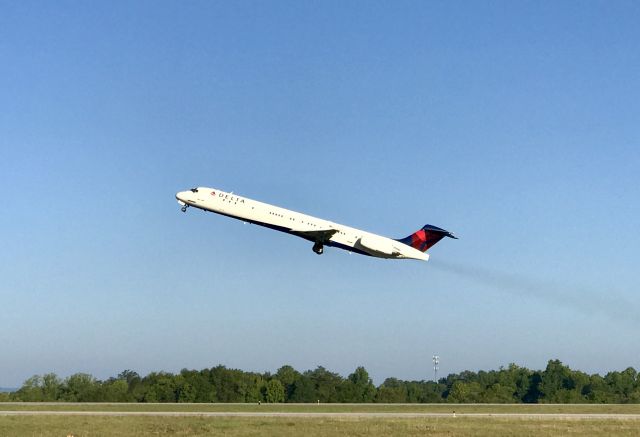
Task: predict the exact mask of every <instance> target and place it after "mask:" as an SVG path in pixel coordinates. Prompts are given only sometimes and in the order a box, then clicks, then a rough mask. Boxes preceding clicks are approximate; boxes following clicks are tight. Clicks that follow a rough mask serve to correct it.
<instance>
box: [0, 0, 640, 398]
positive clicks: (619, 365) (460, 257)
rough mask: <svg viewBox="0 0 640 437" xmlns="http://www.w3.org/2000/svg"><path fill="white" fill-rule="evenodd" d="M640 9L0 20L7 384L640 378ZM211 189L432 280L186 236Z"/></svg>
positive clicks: (275, 5) (427, 8)
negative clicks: (377, 242) (452, 236)
mask: <svg viewBox="0 0 640 437" xmlns="http://www.w3.org/2000/svg"><path fill="white" fill-rule="evenodd" d="M639 20H640V6H639V5H638V3H637V2H624V1H620V2H613V3H612V2H604V1H603V2H597V1H594V2H588V3H584V2H569V1H567V2H551V1H550V2H524V1H522V2H509V1H504V2H368V1H367V2H365V1H363V2H305V1H303V2H300V1H294V2H186V3H185V2H142V1H141V2H134V3H131V2H102V3H96V2H91V3H86V2H55V3H53V2H1V3H0V65H2V68H1V69H0V182H1V183H0V193H1V194H2V198H3V199H4V208H3V210H2V211H3V213H2V214H0V241H1V244H2V250H0V276H1V277H2V281H1V282H0V303H1V305H2V310H1V313H2V317H1V318H0V344H1V345H2V353H1V355H2V359H1V360H0V386H16V385H20V384H21V383H22V382H23V381H24V379H26V378H27V377H29V376H31V375H33V374H41V373H45V372H50V371H54V372H56V373H58V374H59V375H62V376H67V375H69V374H72V373H75V372H88V373H92V374H93V375H95V376H97V377H99V378H106V377H108V376H112V375H115V374H117V373H118V372H120V371H122V370H124V369H134V370H137V371H138V372H140V373H143V374H144V373H147V372H149V371H152V370H167V371H178V370H179V369H181V368H184V367H186V368H197V369H200V368H204V367H211V366H214V365H217V364H219V363H220V364H224V365H227V366H231V367H238V368H242V369H245V370H256V371H275V370H276V369H277V368H278V367H279V366H281V365H282V364H286V363H288V364H291V365H293V366H294V367H296V368H298V369H300V370H304V369H308V368H315V367H316V366H317V365H323V366H325V367H327V368H329V369H331V370H334V371H338V372H340V373H342V374H343V375H346V374H348V373H350V372H351V371H353V369H355V367H356V366H359V365H364V366H365V367H366V368H367V369H368V370H369V372H370V374H371V375H372V376H373V377H374V380H375V381H376V382H377V383H380V382H381V381H382V380H383V379H384V378H386V377H389V376H396V377H399V378H404V379H427V378H430V377H432V370H431V356H432V355H433V354H434V353H437V354H438V355H440V357H441V365H440V368H441V370H440V374H442V375H445V374H447V373H450V372H457V371H461V370H465V369H470V370H477V369H496V368H498V367H499V366H501V365H507V364H508V363H510V362H515V363H518V364H521V365H525V366H528V367H531V368H542V367H544V366H545V365H546V362H547V360H548V359H552V358H559V359H560V360H562V361H563V362H565V363H567V364H569V365H570V366H571V367H574V368H579V369H582V370H585V371H587V372H607V371H609V370H614V369H624V368H626V367H627V366H634V367H635V368H636V369H637V368H640V362H639V361H638V355H637V350H638V346H639V343H638V340H637V339H638V334H639V333H640V321H639V320H640V319H638V317H637V314H638V313H639V311H640V304H639V303H638V299H637V291H638V286H639V284H640V280H639V274H638V268H637V265H638V254H637V250H638V249H637V248H638V246H639V245H640V244H639V243H640V237H639V236H638V235H639V234H638V230H637V229H638V224H640V222H639V218H638V217H640V177H639V176H638V174H639V173H640V172H639V171H638V169H639V168H640V148H639V145H640V129H639V128H638V126H639V121H640V119H639V116H640V80H639V78H640V50H638V41H639V40H640V30H638V26H637V23H638V21H639ZM195 185H204V186H212V187H216V188H220V189H223V190H227V191H234V192H237V193H239V194H242V195H245V196H247V197H251V198H256V199H259V200H262V201H265V202H269V203H274V204H277V205H280V206H283V207H287V208H290V209H294V210H298V211H302V212H306V213H309V214H313V215H317V216H320V217H323V218H327V219H330V220H333V221H336V222H339V223H344V224H347V225H350V226H354V227H358V228H362V229H366V230H369V231H373V232H377V233H380V234H383V235H388V236H391V237H404V236H406V235H408V234H409V233H411V232H413V231H415V230H416V229H418V228H420V227H421V226H422V225H424V224H425V223H430V224H433V225H436V226H440V227H443V228H445V229H448V230H451V231H453V232H455V233H456V234H457V235H459V236H460V239H459V240H457V241H453V240H445V241H443V242H441V243H440V244H438V245H437V246H435V247H434V248H432V249H431V250H430V253H431V257H432V260H431V261H430V262H429V263H420V262H412V261H409V262H397V261H385V260H379V259H373V258H368V257H361V256H355V255H349V254H347V253H346V252H343V251H338V250H331V249H329V250H327V251H325V254H324V255H323V256H321V257H319V256H317V255H315V254H314V253H313V252H312V251H311V247H310V245H309V243H307V242H305V241H303V240H300V239H296V238H293V237H290V236H287V235H284V234H279V233H275V232H271V231H268V230H265V229H262V228H258V227H255V226H251V225H244V224H243V223H241V222H237V221H234V220H230V219H228V218H224V217H221V216H214V215H211V214H209V215H206V214H204V213H201V212H199V211H193V210H191V211H189V212H188V213H187V214H182V213H180V211H179V208H178V205H177V204H176V202H175V199H174V194H175V193H176V192H177V191H181V190H183V189H185V188H189V187H191V186H195Z"/></svg>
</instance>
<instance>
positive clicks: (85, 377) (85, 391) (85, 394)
mask: <svg viewBox="0 0 640 437" xmlns="http://www.w3.org/2000/svg"><path fill="white" fill-rule="evenodd" d="M98 388H99V387H98V382H97V381H96V379H95V378H94V377H93V376H91V375H89V374H88V373H76V374H73V375H71V376H69V377H68V378H67V379H65V381H64V384H63V388H62V395H61V397H62V399H63V400H65V401H68V402H95V400H96V399H95V398H96V392H97V391H98Z"/></svg>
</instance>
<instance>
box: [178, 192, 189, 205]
mask: <svg viewBox="0 0 640 437" xmlns="http://www.w3.org/2000/svg"><path fill="white" fill-rule="evenodd" d="M176 199H177V200H178V203H180V204H182V205H184V204H185V203H186V199H187V191H180V192H179V193H176Z"/></svg>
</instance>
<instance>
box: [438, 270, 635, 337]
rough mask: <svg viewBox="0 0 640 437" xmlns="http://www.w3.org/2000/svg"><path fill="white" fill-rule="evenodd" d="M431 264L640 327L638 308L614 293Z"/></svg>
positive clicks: (501, 288) (506, 290)
mask: <svg viewBox="0 0 640 437" xmlns="http://www.w3.org/2000/svg"><path fill="white" fill-rule="evenodd" d="M430 262H431V263H433V264H432V266H433V267H434V268H437V269H439V270H442V271H445V272H448V273H451V274H454V275H456V276H459V277H462V278H465V279H467V280H469V281H471V282H474V283H476V284H478V285H482V286H486V287H490V288H493V289H496V290H497V291H500V292H503V293H508V294H511V295H516V296H522V297H532V298H536V299H539V300H544V301H546V302H549V303H552V304H556V305H561V306H563V307H566V308H571V309H573V310H575V311H578V312H581V313H583V314H586V315H590V316H592V315H596V314H600V315H603V316H606V317H607V318H609V319H612V320H624V321H627V322H633V323H634V324H635V325H639V324H640V317H639V316H638V313H639V311H638V307H637V305H636V304H634V303H632V302H629V301H628V300H626V299H624V298H621V297H620V296H616V295H614V294H612V293H611V291H610V290H602V291H601V292H596V291H595V290H589V289H586V288H583V287H578V286H575V285H573V286H572V285H567V284H558V283H554V282H551V281H545V280H542V279H533V278H529V277H525V276H522V275H517V274H513V273H506V272H497V271H492V270H489V269H486V268H483V267H479V266H469V265H462V264H458V263H454V262H450V261H443V260H441V259H434V260H431V261H430Z"/></svg>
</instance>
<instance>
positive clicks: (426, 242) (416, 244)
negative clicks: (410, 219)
mask: <svg viewBox="0 0 640 437" xmlns="http://www.w3.org/2000/svg"><path fill="white" fill-rule="evenodd" d="M444 237H449V238H455V239H456V240H457V239H458V237H456V236H455V235H453V234H452V233H451V232H449V231H445V230H444V229H441V228H438V227H437V226H431V225H425V226H423V227H422V229H420V230H419V231H416V232H414V233H413V234H411V235H409V236H408V237H405V238H403V239H401V240H396V241H399V242H401V243H404V244H406V245H407V246H411V247H413V248H414V249H418V250H419V251H420V252H426V251H427V249H429V248H430V247H431V246H433V245H434V244H436V243H437V242H438V241H440V240H442V239H443V238H444Z"/></svg>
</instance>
